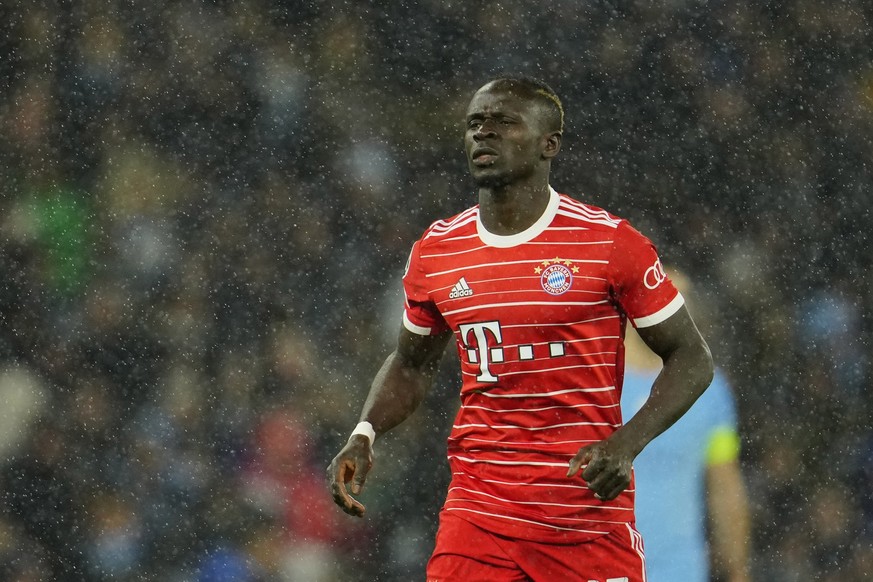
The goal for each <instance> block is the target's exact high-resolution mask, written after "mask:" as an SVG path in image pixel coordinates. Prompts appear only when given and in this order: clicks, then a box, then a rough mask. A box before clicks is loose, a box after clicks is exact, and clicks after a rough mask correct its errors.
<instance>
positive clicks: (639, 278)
mask: <svg viewBox="0 0 873 582" xmlns="http://www.w3.org/2000/svg"><path fill="white" fill-rule="evenodd" d="M607 273H608V277H609V282H610V286H611V289H612V292H613V296H614V299H615V301H616V302H617V303H618V305H619V306H620V307H621V309H622V311H624V313H625V314H627V316H628V318H629V319H630V320H631V322H632V323H633V325H634V327H638V328H639V327H650V326H652V325H656V324H658V323H661V322H662V321H665V320H666V319H668V318H669V317H670V316H671V315H673V314H674V313H676V312H677V311H679V309H680V308H681V307H682V305H683V304H684V303H685V300H684V299H683V298H682V295H681V294H680V293H679V291H677V290H676V287H675V286H674V285H673V282H672V281H670V279H669V278H668V277H667V275H666V274H665V273H664V267H663V266H662V265H661V260H660V259H659V258H658V252H657V249H655V245H654V244H652V241H650V240H649V239H648V238H646V237H645V236H643V235H642V234H641V233H640V232H639V231H637V230H636V229H635V228H633V227H632V226H631V225H630V224H628V223H627V221H622V222H621V224H619V226H618V229H617V232H616V235H615V240H614V244H613V249H612V254H611V255H610V259H609V267H608V269H607Z"/></svg>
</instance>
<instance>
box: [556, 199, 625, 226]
mask: <svg viewBox="0 0 873 582" xmlns="http://www.w3.org/2000/svg"><path fill="white" fill-rule="evenodd" d="M558 215H559V216H561V217H563V218H564V219H565V220H568V221H571V222H576V223H579V224H580V225H584V226H585V227H586V228H591V229H598V230H599V229H613V230H617V229H618V228H619V226H621V225H622V224H626V223H627V221H626V220H625V219H624V218H621V217H620V216H616V215H615V214H613V213H612V212H609V211H608V210H605V209H603V208H601V207H599V206H595V205H594V204H589V203H587V202H582V201H581V200H578V199H577V198H574V197H572V196H570V195H568V194H562V193H558Z"/></svg>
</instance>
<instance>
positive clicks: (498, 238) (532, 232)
mask: <svg viewBox="0 0 873 582" xmlns="http://www.w3.org/2000/svg"><path fill="white" fill-rule="evenodd" d="M560 200H561V198H560V196H559V195H558V193H557V192H556V191H555V189H554V188H552V187H551V186H549V203H548V204H547V205H546V210H545V211H544V212H543V214H542V216H540V217H539V218H538V219H537V221H536V222H534V223H533V224H532V225H530V226H529V227H527V228H526V229H524V230H523V231H521V232H519V233H516V234H510V235H500V234H494V233H493V232H490V231H488V230H487V229H486V228H485V225H484V224H482V217H481V216H480V214H479V211H478V210H477V211H476V231H477V232H478V233H479V238H480V239H481V240H482V242H483V243H485V244H486V245H488V246H491V247H498V248H502V249H505V248H509V247H514V246H518V245H520V244H523V243H526V242H528V241H531V240H533V239H534V238H536V237H537V236H539V235H540V234H541V233H542V232H543V231H544V230H546V228H548V226H549V225H550V224H551V223H552V220H553V219H554V218H555V214H557V212H558V203H559V202H560Z"/></svg>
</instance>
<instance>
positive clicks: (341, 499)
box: [327, 434, 373, 517]
mask: <svg viewBox="0 0 873 582" xmlns="http://www.w3.org/2000/svg"><path fill="white" fill-rule="evenodd" d="M372 467H373V447H372V446H370V439H368V438H367V437H365V436H364V435H360V434H357V435H353V436H352V438H350V439H349V442H348V443H346V446H344V447H343V449H342V450H341V451H340V452H339V454H338V455H337V456H336V457H334V458H333V461H331V463H330V466H329V467H328V468H327V480H328V484H329V486H330V492H331V494H332V495H333V500H334V502H335V503H336V504H337V505H339V506H340V507H341V508H342V510H343V511H345V512H346V513H348V514H349V515H354V516H356V517H363V516H364V512H365V511H366V508H365V507H364V506H363V505H362V504H361V503H360V502H359V501H358V500H357V499H355V498H353V497H352V496H351V495H349V490H348V485H349V482H351V493H353V494H354V495H358V494H360V493H361V490H362V489H363V488H364V482H365V481H366V480H367V474H368V473H369V472H370V469H371V468H372Z"/></svg>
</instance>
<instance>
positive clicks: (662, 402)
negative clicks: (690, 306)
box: [567, 306, 713, 500]
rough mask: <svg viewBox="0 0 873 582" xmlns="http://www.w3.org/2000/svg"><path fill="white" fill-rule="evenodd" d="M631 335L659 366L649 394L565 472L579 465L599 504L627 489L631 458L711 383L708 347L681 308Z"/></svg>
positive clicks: (580, 454)
mask: <svg viewBox="0 0 873 582" xmlns="http://www.w3.org/2000/svg"><path fill="white" fill-rule="evenodd" d="M637 331H638V332H639V335H640V337H641V338H642V339H643V341H645V343H646V345H648V346H649V348H650V349H651V350H652V351H653V352H655V353H656V354H658V356H660V357H661V359H662V360H663V363H664V366H663V369H662V370H661V374H660V375H659V376H658V378H657V379H656V380H655V383H654V384H653V386H652V392H651V395H650V396H649V399H648V400H647V401H646V403H645V405H643V407H642V409H640V411H639V412H638V413H637V414H636V415H635V416H634V417H633V418H632V419H631V420H630V421H628V423H627V424H626V425H624V426H623V427H621V428H620V429H618V430H617V431H615V432H614V433H613V434H612V435H611V436H610V437H609V438H607V439H605V440H603V441H601V442H599V443H595V444H593V445H588V446H586V447H583V448H581V449H580V450H579V452H578V453H577V454H576V456H574V457H573V459H572V460H571V461H570V468H569V471H568V472H567V475H568V476H572V475H575V474H576V473H578V472H579V471H580V469H582V467H583V466H585V469H584V470H583V471H582V478H583V479H584V480H585V481H586V482H587V483H588V487H589V488H590V489H591V490H593V491H594V493H595V494H596V496H597V497H598V498H600V499H604V500H609V499H614V498H616V497H617V496H618V495H619V494H620V493H621V492H622V491H624V490H625V489H626V488H627V487H628V485H629V484H630V480H631V466H632V464H633V460H634V458H635V457H636V456H637V455H638V454H639V453H640V451H642V450H643V448H645V446H646V445H647V444H649V442H651V440H652V439H654V438H655V437H657V436H658V435H659V434H661V433H662V432H664V431H665V430H667V429H668V428H669V427H670V426H672V425H673V423H675V422H676V421H677V420H679V418H680V417H681V416H682V415H683V414H685V412H686V411H687V410H688V409H689V408H691V405H692V404H694V402H695V401H696V400H697V398H698V397H700V395H701V394H702V393H703V391H704V390H706V387H707V386H709V384H710V382H711V381H712V375H713V364H712V356H711V354H710V352H709V347H708V346H707V345H706V342H705V341H704V339H703V337H702V336H701V335H700V332H699V331H698V329H697V326H696V325H695V324H694V321H693V320H692V319H691V316H690V315H689V313H688V310H687V309H686V308H685V307H684V306H683V307H682V308H681V309H680V310H679V311H677V312H676V313H675V314H674V315H673V316H672V317H670V318H669V319H667V320H666V321H663V322H661V323H659V324H657V325H653V326H651V327H646V328H640V329H638V330H637ZM586 465H587V466H586Z"/></svg>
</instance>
